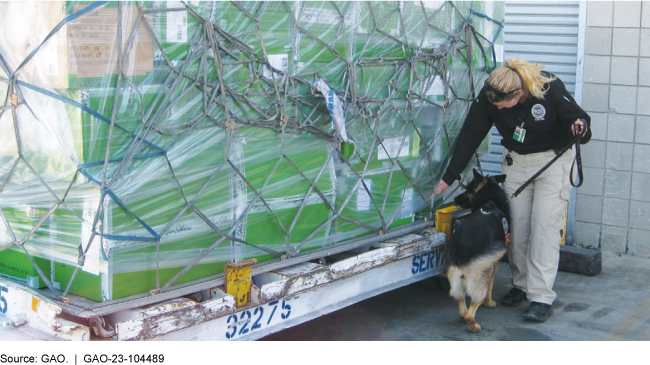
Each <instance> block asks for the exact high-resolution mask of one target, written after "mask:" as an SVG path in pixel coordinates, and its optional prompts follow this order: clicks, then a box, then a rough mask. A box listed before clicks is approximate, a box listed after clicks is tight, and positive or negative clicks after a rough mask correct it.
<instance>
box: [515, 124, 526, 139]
mask: <svg viewBox="0 0 650 365" xmlns="http://www.w3.org/2000/svg"><path fill="white" fill-rule="evenodd" d="M512 138H513V139H514V140H515V141H517V142H519V143H524V138H526V130H525V129H524V127H523V125H522V126H518V127H517V128H515V134H514V135H513V136H512Z"/></svg>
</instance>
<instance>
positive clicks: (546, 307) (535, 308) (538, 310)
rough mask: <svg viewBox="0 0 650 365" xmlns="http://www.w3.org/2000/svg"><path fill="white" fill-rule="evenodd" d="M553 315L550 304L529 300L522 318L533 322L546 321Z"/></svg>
mask: <svg viewBox="0 0 650 365" xmlns="http://www.w3.org/2000/svg"><path fill="white" fill-rule="evenodd" d="M552 315H553V307H552V306H551V305H550V304H544V303H540V302H531V303H530V305H529V306H528V308H527V309H526V310H525V311H524V318H526V319H529V320H531V321H535V322H546V321H547V320H548V318H549V317H550V316H552Z"/></svg>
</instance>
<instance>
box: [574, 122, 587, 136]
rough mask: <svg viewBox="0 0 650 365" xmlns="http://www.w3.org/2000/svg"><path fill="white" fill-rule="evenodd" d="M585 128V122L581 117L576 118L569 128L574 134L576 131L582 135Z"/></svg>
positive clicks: (585, 130) (585, 131)
mask: <svg viewBox="0 0 650 365" xmlns="http://www.w3.org/2000/svg"><path fill="white" fill-rule="evenodd" d="M587 128H588V127H587V124H585V122H583V121H582V120H581V119H577V120H576V121H575V122H573V125H572V126H571V130H572V131H573V135H574V136H575V135H577V134H578V133H580V134H581V135H583V136H584V135H585V133H587Z"/></svg>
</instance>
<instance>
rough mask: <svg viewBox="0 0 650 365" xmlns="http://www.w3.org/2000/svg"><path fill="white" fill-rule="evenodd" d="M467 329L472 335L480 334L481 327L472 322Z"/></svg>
mask: <svg viewBox="0 0 650 365" xmlns="http://www.w3.org/2000/svg"><path fill="white" fill-rule="evenodd" d="M467 329H468V330H469V331H470V332H472V333H477V332H481V325H480V324H478V323H476V322H474V323H472V324H469V325H467Z"/></svg>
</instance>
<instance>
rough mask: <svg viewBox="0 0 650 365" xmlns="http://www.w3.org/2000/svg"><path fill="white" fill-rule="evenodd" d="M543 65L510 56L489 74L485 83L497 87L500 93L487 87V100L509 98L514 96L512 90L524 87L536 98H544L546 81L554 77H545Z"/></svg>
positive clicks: (493, 87) (495, 101) (498, 100)
mask: <svg viewBox="0 0 650 365" xmlns="http://www.w3.org/2000/svg"><path fill="white" fill-rule="evenodd" d="M543 70H544V65H542V64H539V63H529V62H528V61H526V60H523V59H521V58H519V57H512V58H509V59H507V60H506V61H505V62H504V64H503V65H502V66H501V67H499V68H497V69H496V70H494V71H493V72H492V74H490V78H488V80H487V83H488V84H489V86H490V87H491V88H492V89H497V91H500V93H501V94H506V95H505V97H504V96H502V95H501V96H500V95H498V94H497V93H494V92H492V91H491V90H490V88H488V90H487V96H488V100H490V101H491V102H493V103H498V102H500V101H503V100H511V99H513V98H514V97H516V95H517V94H516V93H513V94H512V95H508V94H509V93H512V92H513V91H514V90H519V89H522V88H523V89H526V90H528V92H529V93H530V94H531V95H532V96H534V97H536V98H537V99H544V95H546V91H547V90H548V85H547V84H548V83H549V82H551V81H553V80H555V79H556V77H546V76H544V75H543V74H542V71H543Z"/></svg>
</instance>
